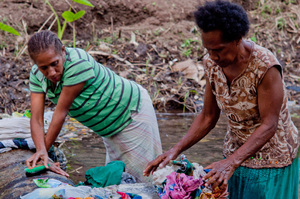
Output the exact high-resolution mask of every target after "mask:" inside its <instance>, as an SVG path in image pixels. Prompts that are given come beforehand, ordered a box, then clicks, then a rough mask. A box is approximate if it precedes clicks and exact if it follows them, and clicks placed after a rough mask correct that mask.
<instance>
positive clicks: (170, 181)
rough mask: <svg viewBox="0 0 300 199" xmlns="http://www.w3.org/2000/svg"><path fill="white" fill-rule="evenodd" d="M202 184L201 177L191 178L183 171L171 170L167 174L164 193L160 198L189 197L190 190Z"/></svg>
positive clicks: (180, 198)
mask: <svg viewBox="0 0 300 199" xmlns="http://www.w3.org/2000/svg"><path fill="white" fill-rule="evenodd" d="M202 184H203V181H202V179H193V177H192V176H187V175H185V174H184V173H176V172H172V173H171V174H170V175H168V176H167V183H166V186H165V190H164V191H165V194H164V195H161V199H169V198H172V199H190V198H191V196H190V194H191V192H192V191H194V190H196V189H198V188H199V186H201V185H202Z"/></svg>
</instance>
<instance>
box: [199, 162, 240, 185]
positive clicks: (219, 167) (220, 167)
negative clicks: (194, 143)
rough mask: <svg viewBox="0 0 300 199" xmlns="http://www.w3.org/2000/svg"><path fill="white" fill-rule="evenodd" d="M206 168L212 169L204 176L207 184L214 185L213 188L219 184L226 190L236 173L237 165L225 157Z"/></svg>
mask: <svg viewBox="0 0 300 199" xmlns="http://www.w3.org/2000/svg"><path fill="white" fill-rule="evenodd" d="M204 169H211V170H210V171H209V172H208V173H207V174H206V175H205V176H204V177H203V180H207V179H208V181H207V182H205V186H206V187H207V186H209V185H211V186H212V189H214V188H215V187H217V186H219V188H220V189H221V190H225V189H226V188H227V186H228V180H229V178H230V177H231V176H232V174H233V173H234V171H235V169H236V166H235V165H234V164H233V162H232V161H231V160H229V159H224V160H221V161H218V162H214V163H212V164H210V165H208V166H207V167H205V168H204Z"/></svg>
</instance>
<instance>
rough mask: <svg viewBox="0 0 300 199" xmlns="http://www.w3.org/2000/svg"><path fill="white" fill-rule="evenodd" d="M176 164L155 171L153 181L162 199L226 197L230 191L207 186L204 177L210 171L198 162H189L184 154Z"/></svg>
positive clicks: (213, 198)
mask: <svg viewBox="0 0 300 199" xmlns="http://www.w3.org/2000/svg"><path fill="white" fill-rule="evenodd" d="M172 163H173V164H175V165H172V166H166V167H165V168H162V169H158V170H157V171H155V172H154V173H153V183H154V184H155V185H156V187H157V192H158V195H159V196H160V198H161V199H168V198H173V199H190V198H193V199H223V198H224V199H225V198H227V196H228V191H227V189H226V190H220V189H219V187H216V188H215V189H214V190H212V189H211V187H205V186H204V182H203V181H202V178H203V177H204V176H205V175H206V174H207V173H208V172H209V171H210V170H207V169H203V167H202V166H200V165H199V164H197V163H192V164H191V163H189V161H188V160H187V159H186V157H185V156H184V155H181V157H180V160H179V161H173V162H172Z"/></svg>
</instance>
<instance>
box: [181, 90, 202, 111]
mask: <svg viewBox="0 0 300 199" xmlns="http://www.w3.org/2000/svg"><path fill="white" fill-rule="evenodd" d="M190 93H195V94H196V95H198V92H197V91H196V90H189V91H187V92H186V93H185V95H184V99H183V102H184V104H183V110H182V111H183V113H184V112H185V104H186V99H187V98H188V96H189V95H190Z"/></svg>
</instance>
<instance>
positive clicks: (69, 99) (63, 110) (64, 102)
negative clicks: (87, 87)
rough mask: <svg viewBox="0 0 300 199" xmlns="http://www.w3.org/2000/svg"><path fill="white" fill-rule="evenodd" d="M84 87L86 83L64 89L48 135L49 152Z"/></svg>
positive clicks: (47, 146)
mask: <svg viewBox="0 0 300 199" xmlns="http://www.w3.org/2000/svg"><path fill="white" fill-rule="evenodd" d="M83 87H84V82H83V83H80V84H77V85H74V86H64V87H63V89H62V91H61V94H60V96H59V99H58V102H57V106H56V108H55V111H54V114H53V116H52V120H51V123H50V125H49V129H48V132H47V134H46V138H45V143H46V148H47V150H49V149H50V147H51V146H52V144H53V143H54V141H55V140H56V138H57V136H58V134H59V132H60V130H61V128H62V125H63V124H64V121H65V118H66V116H67V114H68V112H69V109H70V107H71V105H72V103H73V101H74V99H75V98H76V97H77V96H78V95H79V93H80V92H81V90H82V89H83Z"/></svg>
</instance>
